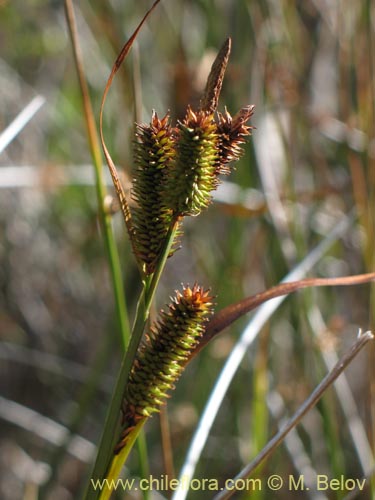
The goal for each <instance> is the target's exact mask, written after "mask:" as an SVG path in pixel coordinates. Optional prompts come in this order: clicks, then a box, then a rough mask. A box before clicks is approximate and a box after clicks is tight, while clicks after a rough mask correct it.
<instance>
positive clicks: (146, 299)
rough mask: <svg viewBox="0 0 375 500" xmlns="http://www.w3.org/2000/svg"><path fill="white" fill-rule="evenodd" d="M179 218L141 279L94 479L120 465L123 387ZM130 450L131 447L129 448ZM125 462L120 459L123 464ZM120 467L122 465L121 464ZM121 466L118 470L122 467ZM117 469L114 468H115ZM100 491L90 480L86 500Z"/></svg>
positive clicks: (102, 477) (91, 499)
mask: <svg viewBox="0 0 375 500" xmlns="http://www.w3.org/2000/svg"><path fill="white" fill-rule="evenodd" d="M177 226H178V221H177V220H176V221H174V223H173V224H172V225H171V227H170V229H169V233H168V236H167V238H166V242H165V246H164V249H163V252H162V254H161V258H160V261H159V263H158V265H157V268H156V270H155V273H154V274H153V275H150V276H147V277H146V278H145V279H144V282H143V289H142V292H141V295H140V297H139V300H138V305H137V312H136V318H135V321H134V326H133V332H132V336H131V340H130V344H129V348H128V350H127V352H126V354H125V356H124V359H123V362H122V365H121V368H120V371H119V374H118V378H117V382H116V386H115V389H114V393H113V396H112V400H111V403H110V406H109V409H108V413H107V418H106V421H105V424H104V430H103V434H102V438H101V441H100V445H99V450H98V455H97V458H96V462H95V465H94V469H93V473H92V475H91V477H92V478H93V479H94V480H98V479H104V478H105V477H107V471H109V470H111V467H112V462H114V461H115V462H116V464H117V465H118V464H119V460H120V459H119V458H118V456H114V455H113V451H114V448H115V445H116V443H117V442H118V438H119V436H120V427H121V426H120V411H121V403H122V399H123V396H124V389H125V387H126V384H127V381H128V378H129V374H130V370H131V367H132V364H133V360H134V358H135V355H136V352H137V349H138V346H139V343H140V341H141V338H142V335H143V331H144V328H145V325H146V322H147V319H148V316H149V312H150V308H151V304H152V300H153V298H154V295H155V291H156V288H157V285H158V283H159V279H160V276H161V274H162V272H163V269H164V266H165V263H166V261H167V258H168V255H169V253H170V250H171V247H172V245H173V241H174V238H175V234H176V231H177ZM133 444H134V441H132V445H133ZM129 451H130V450H129ZM121 457H123V459H124V460H126V458H127V455H124V456H123V455H122V454H121ZM123 464H124V462H122V465H123ZM121 467H122V466H121ZM121 467H120V468H119V470H121ZM116 470H117V468H116ZM99 494H100V492H99V491H95V490H94V489H93V488H92V487H91V483H89V484H88V487H87V490H86V495H85V499H86V500H93V499H97V498H99Z"/></svg>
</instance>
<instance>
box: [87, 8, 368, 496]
mask: <svg viewBox="0 0 375 500" xmlns="http://www.w3.org/2000/svg"><path fill="white" fill-rule="evenodd" d="M159 1H160V0H157V1H156V2H154V4H153V6H152V7H151V9H150V10H149V11H148V12H147V13H146V15H145V16H144V18H143V19H142V21H141V23H140V24H139V26H138V27H137V29H136V30H135V32H134V33H133V35H132V36H131V37H130V39H129V40H128V42H127V43H126V44H125V45H124V47H123V49H122V50H121V52H120V54H119V56H118V58H117V60H116V61H115V64H114V66H113V69H112V72H111V75H110V77H109V79H108V82H107V86H106V88H105V91H104V95H103V99H102V105H101V111H100V136H101V141H102V146H103V151H104V155H105V157H106V160H107V164H108V167H109V170H110V173H111V176H112V180H113V183H114V187H115V190H116V193H117V196H118V200H119V204H120V207H121V211H122V214H123V217H124V221H125V225H126V229H127V233H128V236H129V240H130V244H131V247H132V250H133V254H134V257H135V259H136V262H137V265H138V269H139V273H140V279H141V282H142V291H141V294H140V297H139V300H138V305H137V310H136V315H135V318H134V323H133V328H132V334H131V339H130V343H129V346H128V349H127V351H126V354H125V355H124V358H123V361H122V364H121V367H120V370H119V373H118V377H117V382H116V385H115V388H114V392H113V397H112V400H111V403H110V407H109V410H108V414H107V418H106V422H105V425H104V430H103V434H102V438H101V442H100V445H99V449H98V455H97V459H96V462H95V465H94V470H93V472H92V474H91V480H90V481H89V484H88V487H87V490H86V499H94V498H98V497H99V496H100V498H101V499H106V498H109V497H110V495H111V489H110V487H109V484H110V483H109V482H108V483H102V484H104V487H103V488H102V489H101V490H99V489H95V488H93V484H94V483H95V482H97V481H103V479H107V480H108V481H111V480H115V479H116V478H117V477H118V476H119V474H120V472H121V469H122V467H123V465H124V463H125V461H126V459H127V457H128V456H129V453H130V451H131V449H132V447H133V445H134V443H135V441H136V439H137V436H138V435H139V433H140V431H141V429H142V428H143V426H144V424H145V423H146V421H147V420H148V418H150V417H151V416H152V415H153V414H154V413H157V412H159V411H160V408H161V406H162V404H163V403H164V402H165V400H166V398H167V397H168V396H169V395H170V392H171V391H172V390H173V388H174V385H175V383H176V382H177V380H178V378H179V377H180V376H181V374H182V372H183V370H184V368H185V366H186V365H187V363H188V362H189V361H190V360H191V359H192V358H193V357H194V356H195V355H197V354H198V352H199V351H200V349H201V348H202V347H204V346H205V345H206V344H207V343H208V342H209V341H210V340H211V339H212V338H213V337H215V336H216V335H217V334H219V333H220V332H221V331H223V330H224V329H225V328H226V327H228V326H229V325H230V324H232V323H233V322H234V321H236V320H237V319H238V318H239V317H241V316H242V315H244V314H246V313H247V312H249V311H250V310H252V309H253V308H254V307H257V306H258V305H260V304H261V303H263V302H264V301H266V300H269V299H271V298H273V297H276V296H280V295H287V294H289V293H291V292H294V291H297V290H299V289H301V288H305V287H311V286H328V285H350V284H359V283H364V282H368V281H372V280H375V273H370V274H366V275H359V276H350V277H346V278H337V279H320V280H319V279H313V278H310V279H306V280H301V281H299V282H293V283H283V284H281V285H279V286H276V287H274V288H272V289H270V290H267V291H265V292H262V293H260V294H257V295H255V296H253V297H249V298H246V299H243V300H241V301H240V302H238V303H236V304H231V305H229V306H227V307H226V308H224V309H223V310H222V311H220V312H218V313H217V314H216V315H214V311H213V302H214V298H213V295H212V293H211V291H210V290H208V289H204V288H203V287H202V286H200V285H199V284H198V283H195V284H194V285H193V286H192V287H190V286H189V285H185V286H183V288H182V290H180V291H177V292H176V294H175V296H174V297H172V299H171V302H170V304H169V306H168V308H167V309H166V310H165V311H162V312H161V313H160V315H159V318H158V319H157V320H156V321H155V322H154V323H153V324H152V325H151V326H149V327H147V333H146V334H144V331H145V329H146V325H147V322H148V318H149V312H150V307H151V304H152V301H153V298H154V295H155V292H156V289H157V286H158V283H159V280H160V277H161V275H162V273H163V270H164V267H165V264H166V262H167V259H168V257H171V256H172V255H173V254H174V253H175V251H176V249H177V246H178V243H179V241H180V240H181V238H182V229H183V227H182V225H183V219H184V217H188V216H195V217H196V216H199V215H200V213H201V212H202V211H203V210H204V209H206V208H207V207H208V206H209V205H210V203H211V201H212V192H213V191H214V190H215V189H216V188H217V187H218V185H219V183H220V176H222V175H228V174H230V172H231V170H232V168H233V167H232V166H233V163H234V162H235V161H237V160H238V159H239V158H240V156H241V154H242V145H243V144H244V142H245V141H246V139H247V138H248V137H249V136H250V135H251V133H252V129H253V127H252V126H250V125H249V124H248V122H249V120H250V118H251V117H252V115H253V113H254V106H253V105H248V106H244V107H243V108H242V109H240V111H238V112H237V113H236V114H235V115H234V116H232V115H231V114H230V113H229V112H228V110H227V109H225V110H224V112H219V111H218V109H217V108H218V101H219V96H220V92H221V87H222V82H223V78H224V73H225V70H226V67H227V64H228V59H229V54H230V50H231V40H230V39H229V38H228V39H227V40H226V41H225V43H224V45H223V47H222V48H221V50H220V51H219V53H218V55H217V57H216V59H215V61H214V63H213V65H212V68H211V72H210V74H209V77H208V80H207V84H206V88H205V91H204V94H203V96H202V98H201V100H200V104H199V106H198V107H197V108H196V109H195V108H193V107H192V106H190V105H189V106H187V109H186V113H185V116H184V118H183V119H182V120H181V121H178V122H177V123H172V120H171V118H170V115H169V113H166V114H165V115H164V116H162V117H159V115H158V114H157V113H156V112H155V111H153V112H152V114H151V120H150V123H148V124H136V132H135V146H134V169H133V189H132V195H131V196H132V202H133V203H132V204H130V203H129V200H128V199H127V196H126V194H125V191H124V188H123V187H122V185H121V181H120V177H119V175H118V172H117V169H116V166H115V164H114V162H113V161H112V158H111V155H110V153H109V151H108V149H107V147H106V143H105V138H104V133H103V127H102V122H103V109H104V104H105V101H106V97H107V94H108V91H109V89H110V86H111V84H112V81H113V78H114V76H115V74H116V72H117V71H118V69H119V68H120V66H121V64H122V62H123V61H124V59H125V57H126V56H127V54H128V52H129V50H130V48H131V46H132V44H133V42H134V40H135V38H136V36H137V35H138V33H139V30H140V29H141V27H142V25H143V24H144V22H145V20H146V19H147V17H148V16H149V14H150V13H151V12H152V10H153V9H154V8H155V7H156V5H157V4H158V3H159Z"/></svg>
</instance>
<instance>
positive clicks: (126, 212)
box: [99, 0, 160, 267]
mask: <svg viewBox="0 0 375 500" xmlns="http://www.w3.org/2000/svg"><path fill="white" fill-rule="evenodd" d="M159 2H160V0H156V1H155V2H154V3H153V5H152V7H151V8H150V9H149V10H148V11H147V12H146V14H145V15H144V17H143V19H142V21H141V22H140V23H139V24H138V26H137V28H136V29H135V31H134V33H133V34H132V36H131V37H130V38H129V40H128V41H127V42H126V43H125V45H124V46H123V47H122V49H121V52H120V54H119V55H118V56H117V59H116V61H115V63H114V65H113V67H112V71H111V74H110V75H109V78H108V81H107V84H106V86H105V89H104V92H103V97H102V102H101V105H100V115H99V131H100V140H101V143H102V148H103V152H104V156H105V159H106V161H107V164H108V168H109V171H110V173H111V177H112V181H113V184H114V186H115V189H116V193H117V196H118V199H119V202H120V207H121V211H122V213H123V216H124V220H125V224H126V228H127V230H128V233H129V237H130V240H131V242H132V244H133V241H134V240H133V234H134V228H133V224H132V220H131V213H130V209H129V204H128V201H127V199H126V194H125V191H124V188H123V186H122V184H121V181H120V178H119V175H118V172H117V169H116V167H115V164H114V163H113V160H112V158H111V155H110V154H109V151H108V149H107V146H106V144H105V140H104V134H103V110H104V104H105V101H106V99H107V95H108V92H109V89H110V87H111V85H112V82H113V78H114V77H115V75H116V73H117V71H118V70H119V68H120V66H121V64H122V63H123V62H124V59H125V57H126V56H127V55H128V53H129V50H130V49H131V47H132V45H133V43H134V40H135V39H136V37H137V35H138V33H139V31H140V29H141V28H142V26H143V24H144V23H145V21H146V19H147V18H148V16H149V15H150V14H151V12H152V11H153V10H154V9H155V7H156V6H157V4H158V3H159ZM134 254H135V255H137V254H136V252H134ZM139 265H140V267H141V263H139Z"/></svg>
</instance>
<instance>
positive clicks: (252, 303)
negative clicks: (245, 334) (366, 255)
mask: <svg viewBox="0 0 375 500" xmlns="http://www.w3.org/2000/svg"><path fill="white" fill-rule="evenodd" d="M370 281H375V273H367V274H357V275H355V276H344V277H342V278H306V279H303V280H300V281H291V282H289V283H281V284H280V285H276V286H274V287H272V288H269V289H268V290H265V291H264V292H260V293H257V294H256V295H252V296H251V297H247V298H246V299H243V300H241V301H239V302H236V303H235V304H231V305H229V306H227V307H224V309H222V310H221V311H219V312H218V313H217V314H215V315H214V316H213V318H212V319H211V320H210V321H209V322H208V323H207V327H206V331H205V334H204V336H203V338H202V340H201V342H200V344H199V346H198V347H197V349H196V350H195V351H194V353H193V356H195V355H196V354H197V353H198V352H199V351H200V350H201V349H202V348H203V347H204V346H205V345H206V344H207V343H208V342H209V341H210V340H211V339H212V338H214V337H215V336H216V335H217V334H219V333H220V332H222V331H223V330H224V329H225V328H227V327H228V326H229V325H231V324H232V323H234V322H235V321H236V320H237V319H239V318H240V317H241V316H243V315H244V314H246V313H248V312H250V311H252V310H253V309H255V308H256V307H258V306H260V305H261V304H263V302H266V301H267V300H270V299H273V298H275V297H280V296H281V295H288V294H290V293H293V292H296V291H298V290H301V289H302V288H309V287H316V286H349V285H360V284H362V283H369V282H370Z"/></svg>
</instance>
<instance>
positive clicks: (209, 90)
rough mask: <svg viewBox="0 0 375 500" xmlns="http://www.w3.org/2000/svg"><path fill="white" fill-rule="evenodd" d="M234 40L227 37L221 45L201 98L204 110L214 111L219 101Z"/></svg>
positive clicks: (201, 106) (201, 105)
mask: <svg viewBox="0 0 375 500" xmlns="http://www.w3.org/2000/svg"><path fill="white" fill-rule="evenodd" d="M231 46H232V40H231V39H230V38H227V39H226V40H225V42H224V45H223V46H222V47H221V49H220V51H219V53H218V55H217V56H216V59H215V61H214V63H213V64H212V68H211V71H210V74H209V75H208V79H207V84H206V88H205V91H204V94H203V97H202V100H201V104H200V108H201V109H202V110H204V111H209V112H211V113H213V112H214V111H215V110H216V108H217V104H218V102H219V97H220V92H221V87H222V85H223V80H224V74H225V70H226V68H227V64H228V60H229V55H230V50H231Z"/></svg>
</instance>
